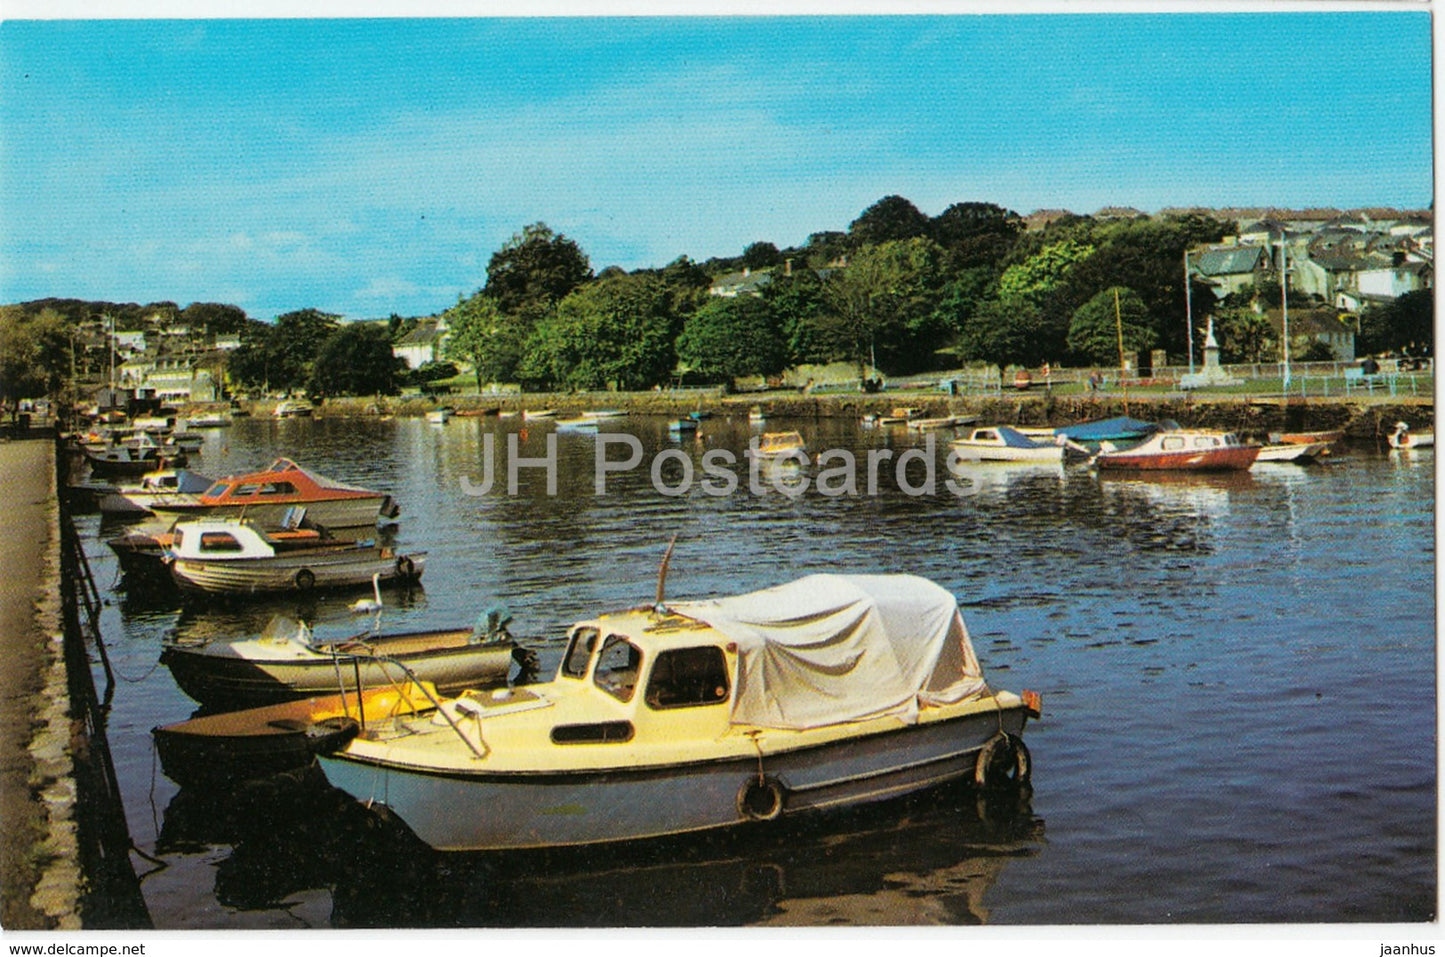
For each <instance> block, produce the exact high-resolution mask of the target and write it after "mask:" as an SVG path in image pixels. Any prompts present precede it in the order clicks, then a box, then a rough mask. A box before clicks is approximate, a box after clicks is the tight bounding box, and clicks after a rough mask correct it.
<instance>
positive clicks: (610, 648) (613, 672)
mask: <svg viewBox="0 0 1445 957" xmlns="http://www.w3.org/2000/svg"><path fill="white" fill-rule="evenodd" d="M641 665H642V651H641V650H640V649H639V648H638V647H637V646H636V645H634V644H633V643H632V642H630V641H628V640H627V639H626V638H623V637H622V636H621V635H608V636H607V640H606V641H604V642H602V650H601V651H600V652H598V653H597V667H596V669H595V670H594V671H593V673H592V683H593V684H595V685H597V687H599V688H601V689H602V690H603V691H605V692H607V693H608V694H610V695H612V696H613V697H614V698H616V699H617V700H619V701H631V700H632V693H633V692H634V691H636V690H637V672H638V669H639V667H640V666H641Z"/></svg>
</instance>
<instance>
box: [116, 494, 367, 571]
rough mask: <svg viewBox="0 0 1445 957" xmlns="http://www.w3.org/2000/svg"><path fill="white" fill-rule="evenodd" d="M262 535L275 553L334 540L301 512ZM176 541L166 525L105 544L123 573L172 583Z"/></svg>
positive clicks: (313, 546)
mask: <svg viewBox="0 0 1445 957" xmlns="http://www.w3.org/2000/svg"><path fill="white" fill-rule="evenodd" d="M299 511H300V510H298V512H299ZM265 535H266V539H267V541H269V542H270V543H271V546H272V547H273V548H275V549H276V550H277V551H278V552H279V551H286V550H290V549H300V548H315V547H317V546H318V545H321V544H324V543H326V542H328V541H334V539H332V538H330V536H329V535H328V533H327V532H326V531H325V530H324V529H319V528H314V527H308V526H306V525H305V524H304V517H303V516H301V515H296V516H294V521H293V522H291V523H288V524H286V525H284V526H282V527H280V528H272V529H266V530H265ZM175 541H176V535H175V530H174V528H168V529H166V530H164V531H146V530H141V531H135V532H131V533H129V534H126V535H120V536H118V537H116V538H111V539H108V540H107V541H106V545H107V546H109V547H110V550H111V551H112V552H114V553H115V556H116V558H117V560H118V561H119V563H120V569H121V571H122V572H123V573H124V574H126V575H136V576H139V577H142V578H147V579H151V580H154V581H157V582H160V581H163V582H165V583H166V584H174V582H173V580H172V579H171V571H170V567H169V566H168V565H167V564H166V561H165V557H166V551H167V550H168V549H169V548H171V546H172V545H174V544H175ZM347 544H349V541H348V542H347Z"/></svg>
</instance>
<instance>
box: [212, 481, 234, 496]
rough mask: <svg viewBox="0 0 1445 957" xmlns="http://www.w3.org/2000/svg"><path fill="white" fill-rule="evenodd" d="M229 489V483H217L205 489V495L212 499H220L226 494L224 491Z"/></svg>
mask: <svg viewBox="0 0 1445 957" xmlns="http://www.w3.org/2000/svg"><path fill="white" fill-rule="evenodd" d="M230 487H231V486H230V483H228V482H217V483H216V484H214V485H212V486H211V487H210V488H208V489H206V494H207V495H209V496H211V497H212V498H220V497H221V496H222V495H225V494H226V489H228V488H230Z"/></svg>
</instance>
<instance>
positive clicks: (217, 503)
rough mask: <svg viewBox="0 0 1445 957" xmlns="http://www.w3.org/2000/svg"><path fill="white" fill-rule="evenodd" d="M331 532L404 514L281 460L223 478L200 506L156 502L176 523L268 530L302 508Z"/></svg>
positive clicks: (387, 500) (368, 493)
mask: <svg viewBox="0 0 1445 957" xmlns="http://www.w3.org/2000/svg"><path fill="white" fill-rule="evenodd" d="M298 505H300V506H302V507H304V508H305V509H306V516H307V518H308V519H310V520H311V521H312V522H313V523H315V524H317V525H324V526H326V527H327V528H357V527H361V526H367V525H375V524H376V522H377V520H378V519H380V518H395V517H396V516H397V515H398V514H400V511H401V510H400V509H399V508H398V507H397V505H396V502H395V501H393V500H392V497H391V496H390V495H387V494H386V493H385V492H376V491H372V490H371V489H365V488H360V487H358V486H355V485H347V484H346V483H344V482H338V481H336V480H335V479H331V478H327V477H326V476H324V475H320V474H318V473H316V472H312V471H310V470H308V469H304V468H302V467H301V466H299V465H297V464H296V463H295V462H293V461H291V460H290V459H277V460H276V461H274V462H272V463H271V464H270V465H268V466H267V467H266V468H264V469H261V470H260V471H257V472H247V473H244V474H241V475H228V476H226V477H225V478H222V479H218V480H216V482H215V483H214V484H213V485H212V486H211V487H210V488H208V489H206V491H205V492H203V493H201V495H200V496H199V498H198V499H197V500H196V501H195V502H165V503H156V505H155V507H154V509H153V511H155V512H156V513H157V514H164V515H168V516H170V517H173V518H198V517H202V516H239V515H244V516H245V517H246V518H249V519H252V520H254V521H256V522H258V523H259V524H261V525H263V526H279V525H281V524H282V523H283V521H284V520H285V518H286V514H287V512H288V511H290V510H291V509H292V508H294V507H296V506H298Z"/></svg>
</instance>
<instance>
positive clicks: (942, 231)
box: [929, 203, 1024, 272]
mask: <svg viewBox="0 0 1445 957" xmlns="http://www.w3.org/2000/svg"><path fill="white" fill-rule="evenodd" d="M1023 227H1024V223H1023V219H1022V218H1021V217H1020V216H1019V214H1018V213H1015V212H1014V211H1013V210H1009V209H1004V208H1003V207H1001V206H995V205H994V204H993V203H954V204H953V205H952V206H949V207H948V208H947V209H945V210H944V211H943V212H941V213H939V214H938V215H937V216H935V217H934V218H933V220H932V221H931V222H930V223H929V234H930V235H931V236H932V237H933V241H934V242H936V243H938V245H940V246H942V247H943V249H944V250H945V252H946V253H947V254H948V262H949V271H950V272H957V271H960V270H965V269H975V268H978V267H989V268H990V269H992V268H994V267H996V266H997V264H998V263H1000V262H1001V261H1002V260H1003V258H1004V257H1005V256H1006V255H1008V252H1009V250H1011V249H1012V248H1013V245H1014V243H1015V242H1016V241H1017V239H1018V235H1019V233H1021V232H1023Z"/></svg>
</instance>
